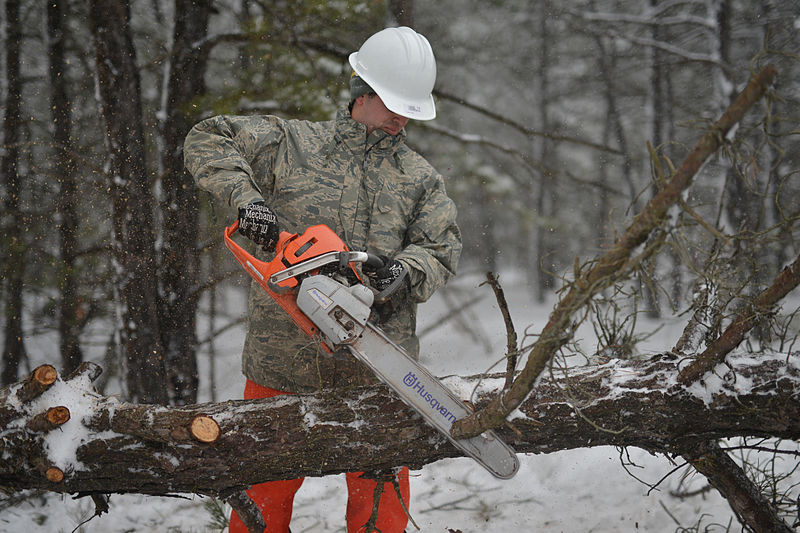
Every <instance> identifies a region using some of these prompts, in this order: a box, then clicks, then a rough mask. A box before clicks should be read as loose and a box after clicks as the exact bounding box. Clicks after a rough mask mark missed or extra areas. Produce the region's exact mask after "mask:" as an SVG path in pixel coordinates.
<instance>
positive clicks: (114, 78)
mask: <svg viewBox="0 0 800 533" xmlns="http://www.w3.org/2000/svg"><path fill="white" fill-rule="evenodd" d="M129 9H130V7H129V4H128V2H123V1H121V0H106V1H100V0H89V23H90V26H91V31H92V36H93V40H94V46H95V66H96V68H97V71H96V72H97V86H98V94H99V98H100V102H99V104H100V114H101V116H102V119H103V122H104V126H105V134H106V142H107V148H108V153H109V163H110V164H109V167H110V168H109V190H110V193H111V201H112V207H113V210H112V213H113V215H112V223H113V226H114V261H115V262H116V265H115V268H116V276H117V279H116V282H115V283H116V288H117V290H118V291H119V296H118V297H119V304H118V305H119V306H120V311H119V315H120V317H119V319H120V324H121V331H120V336H121V337H122V339H121V340H122V345H123V346H124V352H125V355H124V359H125V360H124V363H125V365H126V368H125V371H126V385H127V391H126V393H127V396H128V398H129V399H131V400H132V401H136V402H148V403H167V401H168V395H167V381H166V370H165V368H166V367H165V360H164V355H165V350H164V348H163V345H162V341H161V335H160V328H159V320H158V312H157V311H158V309H157V302H158V289H157V281H156V267H155V264H154V257H155V236H154V231H153V226H154V223H153V205H154V199H153V195H152V191H151V188H150V180H149V177H148V174H147V168H146V164H145V140H144V129H143V125H142V116H143V114H142V106H141V90H140V84H139V73H138V70H137V68H138V67H137V65H136V51H135V49H134V46H133V40H132V37H131V32H130V27H129V21H130V11H129Z"/></svg>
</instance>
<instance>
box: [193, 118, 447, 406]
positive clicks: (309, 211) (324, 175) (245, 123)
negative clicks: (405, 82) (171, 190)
mask: <svg viewBox="0 0 800 533" xmlns="http://www.w3.org/2000/svg"><path fill="white" fill-rule="evenodd" d="M184 153H185V156H184V157H185V163H186V168H188V169H189V171H190V172H191V173H192V174H193V175H194V177H195V179H196V180H197V183H198V184H199V186H200V187H201V188H203V189H206V190H208V191H209V192H211V193H212V194H213V195H214V196H215V197H216V198H217V199H218V200H220V201H221V202H224V203H225V204H227V205H229V206H231V207H234V208H238V207H241V206H244V205H246V204H248V203H250V202H253V201H256V200H262V199H263V200H264V201H265V202H266V203H267V204H268V205H269V206H270V207H272V209H273V210H274V211H275V212H276V214H277V215H278V222H279V224H280V227H281V229H282V230H285V231H289V232H293V233H302V232H303V231H304V230H305V228H307V227H309V226H313V225H316V224H326V225H327V226H329V227H330V228H331V229H333V230H334V231H335V232H336V233H337V234H338V235H339V236H340V237H341V238H342V239H343V240H344V241H345V242H346V244H347V246H348V247H349V248H350V249H351V250H367V251H369V252H372V253H375V254H383V255H386V256H388V257H394V258H396V259H397V260H399V261H400V262H401V263H403V264H404V266H406V268H408V270H409V279H410V288H409V289H408V290H407V291H403V293H402V294H400V295H398V296H397V297H396V298H395V299H396V300H399V301H395V302H394V304H395V311H394V313H393V314H392V315H391V317H390V318H389V319H387V320H386V321H384V322H383V323H381V328H382V329H383V330H384V331H385V332H386V333H387V334H388V335H389V336H390V337H391V338H392V339H393V340H395V342H397V343H398V344H400V345H401V346H403V347H404V348H405V349H406V350H408V352H409V353H410V354H412V355H413V356H415V357H416V356H417V355H418V352H419V341H418V339H417V337H416V334H415V327H416V311H417V309H416V307H417V303H418V302H423V301H425V300H427V299H428V298H429V297H430V296H431V294H433V292H434V291H435V290H436V289H438V288H439V287H441V286H443V285H444V284H445V282H446V281H447V280H448V279H449V278H450V277H451V276H452V275H454V274H455V271H456V266H457V263H458V259H459V255H460V253H461V234H460V231H459V229H458V226H457V225H456V208H455V205H454V204H453V202H452V200H451V199H450V198H449V197H448V196H447V193H446V192H445V187H444V182H443V179H442V176H441V175H440V174H439V173H437V172H436V170H435V169H434V168H433V167H432V166H431V165H430V164H429V163H428V162H427V161H425V159H423V158H422V157H421V156H420V155H419V154H417V153H416V152H414V151H413V150H411V149H410V148H408V146H406V144H405V132H401V133H400V134H398V135H395V136H391V135H387V134H386V133H384V132H382V131H376V132H373V133H371V134H370V135H369V137H367V134H366V127H365V126H364V125H363V124H359V123H358V122H355V121H354V120H352V119H351V118H350V113H349V112H348V110H347V109H346V108H341V109H339V111H338V113H337V116H336V119H335V120H332V121H327V122H309V121H299V120H288V121H287V120H283V119H281V118H278V117H274V116H247V117H232V116H217V117H213V118H209V119H207V120H204V121H203V122H200V123H199V124H197V125H196V126H195V127H194V128H193V129H192V131H191V132H190V133H189V135H188V136H187V137H186V142H185V151H184ZM259 254H260V255H261V256H262V257H261V259H265V260H266V259H270V257H269V256H268V255H267V254H264V253H262V252H260V251H259V252H257V256H258V255H259ZM242 366H243V372H244V374H245V376H247V377H248V379H250V380H252V381H255V382H256V383H259V384H261V385H263V386H266V387H270V388H273V389H278V390H284V391H290V392H308V391H312V390H316V389H318V388H328V387H341V386H346V385H349V384H360V383H364V382H368V381H370V377H369V371H368V370H366V369H365V368H362V367H361V365H359V364H356V363H355V361H354V360H353V359H352V357H350V356H343V355H340V354H337V355H334V356H331V355H327V354H326V353H325V352H323V351H322V350H321V349H319V347H318V346H317V345H316V343H315V342H314V341H313V340H311V339H309V338H308V337H306V336H305V335H304V334H303V333H302V332H300V330H299V329H298V328H297V327H296V326H295V325H294V324H293V323H292V321H291V319H290V318H289V317H288V315H287V314H286V313H285V312H283V310H282V309H280V307H278V306H277V304H275V303H274V302H273V301H272V299H271V298H270V297H269V296H268V295H267V294H266V293H265V291H264V290H263V289H261V288H260V287H258V285H255V283H254V284H253V285H252V286H251V290H250V298H249V320H248V329H247V337H246V339H245V345H244V352H243V354H242Z"/></svg>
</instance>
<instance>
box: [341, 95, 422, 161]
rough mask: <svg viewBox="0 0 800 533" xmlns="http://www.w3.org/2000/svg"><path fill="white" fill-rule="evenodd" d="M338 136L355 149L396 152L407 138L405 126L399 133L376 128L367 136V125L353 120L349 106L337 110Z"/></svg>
mask: <svg viewBox="0 0 800 533" xmlns="http://www.w3.org/2000/svg"><path fill="white" fill-rule="evenodd" d="M336 136H337V137H338V138H339V139H341V141H342V142H344V143H345V144H346V145H347V146H349V147H350V149H351V150H353V151H366V150H375V149H377V150H379V151H383V150H388V151H390V152H396V151H397V149H398V148H399V147H400V145H402V144H403V143H404V142H405V140H406V130H405V128H403V129H402V130H401V131H400V133H398V134H397V135H389V134H387V133H386V132H383V131H380V130H376V131H373V132H372V133H370V134H369V137H367V127H366V126H365V125H364V124H361V123H359V122H356V121H355V120H353V118H352V117H351V116H350V111H349V110H348V109H347V107H346V106H342V107H340V108H339V110H338V111H337V112H336Z"/></svg>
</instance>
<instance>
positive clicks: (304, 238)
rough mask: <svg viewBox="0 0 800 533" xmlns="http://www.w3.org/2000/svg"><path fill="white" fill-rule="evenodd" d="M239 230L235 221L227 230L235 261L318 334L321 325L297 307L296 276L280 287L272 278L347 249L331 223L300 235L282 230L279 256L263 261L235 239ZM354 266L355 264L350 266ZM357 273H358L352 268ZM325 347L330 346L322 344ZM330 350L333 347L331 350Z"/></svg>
mask: <svg viewBox="0 0 800 533" xmlns="http://www.w3.org/2000/svg"><path fill="white" fill-rule="evenodd" d="M237 229H239V222H238V221H236V222H234V223H233V224H231V225H230V226H228V227H227V228H226V229H225V245H226V246H227V247H228V249H229V250H230V251H231V252H232V253H233V255H234V257H236V260H237V261H238V262H239V263H240V264H241V265H242V267H243V268H244V269H245V270H246V271H247V273H248V274H250V276H251V277H252V278H253V279H254V280H255V281H256V282H257V283H258V284H259V285H260V286H261V287H262V288H263V289H264V290H265V291H267V294H269V295H270V296H271V297H272V298H273V299H274V300H275V301H276V302H277V303H278V305H280V306H281V307H282V308H283V309H284V310H285V311H286V312H287V313H289V316H290V317H291V318H292V320H293V321H294V323H295V324H297V326H298V327H299V328H300V329H301V330H303V332H304V333H305V334H306V335H308V336H309V337H316V336H317V334H318V333H319V328H317V326H315V325H314V323H313V322H311V320H309V319H308V317H307V316H306V315H305V314H303V312H302V311H300V309H299V308H298V307H297V288H298V286H299V282H298V280H297V278H295V277H290V278H288V279H286V280H284V281H282V282H280V283H279V284H278V285H277V287H276V286H275V285H271V284H270V282H269V279H270V277H272V276H273V275H274V274H276V273H278V272H280V271H282V270H285V269H287V268H291V267H293V266H295V265H298V264H299V263H302V262H303V261H306V260H309V259H313V258H314V257H317V256H320V255H322V254H325V253H329V252H347V251H348V249H347V246H346V245H345V244H344V242H342V239H341V238H339V236H338V235H336V233H334V232H333V230H331V229H330V228H329V227H328V226H325V225H322V224H320V225H318V226H311V227H310V228H308V229H306V231H305V232H304V233H303V234H302V235H300V234H297V233H289V232H286V231H283V232H281V234H280V237H279V238H278V244H277V245H276V247H275V248H276V255H275V258H274V259H272V260H271V261H261V260H259V259H256V258H255V257H253V255H252V254H250V253H249V252H248V251H247V250H245V249H244V248H242V247H241V246H239V245H238V244H237V243H236V241H234V240H233V234H234V233H235V232H236V230H237ZM351 268H352V267H351ZM353 272H355V273H356V276H358V273H357V272H356V271H355V269H354V270H353ZM323 347H325V349H326V350H328V347H327V346H326V345H325V344H324V343H323ZM328 351H330V350H328Z"/></svg>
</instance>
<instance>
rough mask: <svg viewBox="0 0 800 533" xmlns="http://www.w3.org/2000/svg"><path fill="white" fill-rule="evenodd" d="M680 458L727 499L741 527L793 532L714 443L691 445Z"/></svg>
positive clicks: (765, 532) (764, 532) (759, 531)
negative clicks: (685, 460)
mask: <svg viewBox="0 0 800 533" xmlns="http://www.w3.org/2000/svg"><path fill="white" fill-rule="evenodd" d="M684 457H685V458H686V459H687V460H688V461H689V463H690V464H691V465H692V466H693V467H694V468H695V470H697V471H698V472H700V473H701V474H703V475H704V476H705V477H706V478H707V479H708V481H709V483H711V486H713V487H714V488H715V489H717V490H718V491H719V492H720V494H722V496H723V497H724V498H725V499H726V500H728V503H729V504H730V506H731V508H732V509H733V512H734V513H736V516H737V517H738V518H739V521H740V522H741V523H742V524H746V525H747V526H749V527H750V528H751V529H752V531H755V532H756V533H791V532H792V531H794V530H793V529H792V528H790V527H789V526H788V525H787V524H786V522H784V521H783V520H782V519H781V518H780V517H779V516H778V514H777V513H776V512H775V508H774V507H773V506H772V505H770V503H769V502H768V501H767V500H766V499H765V498H764V496H763V495H762V494H761V491H760V490H759V489H758V487H757V486H756V485H755V484H754V483H753V482H752V481H750V479H748V477H747V475H746V474H745V472H744V470H742V468H741V467H740V466H739V465H737V464H736V463H735V462H734V461H733V459H731V458H730V457H729V456H728V454H727V453H726V452H725V450H723V449H722V448H720V446H719V444H717V443H716V442H703V443H699V444H697V445H696V446H694V447H693V448H692V449H691V450H689V451H688V453H685V454H684Z"/></svg>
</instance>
